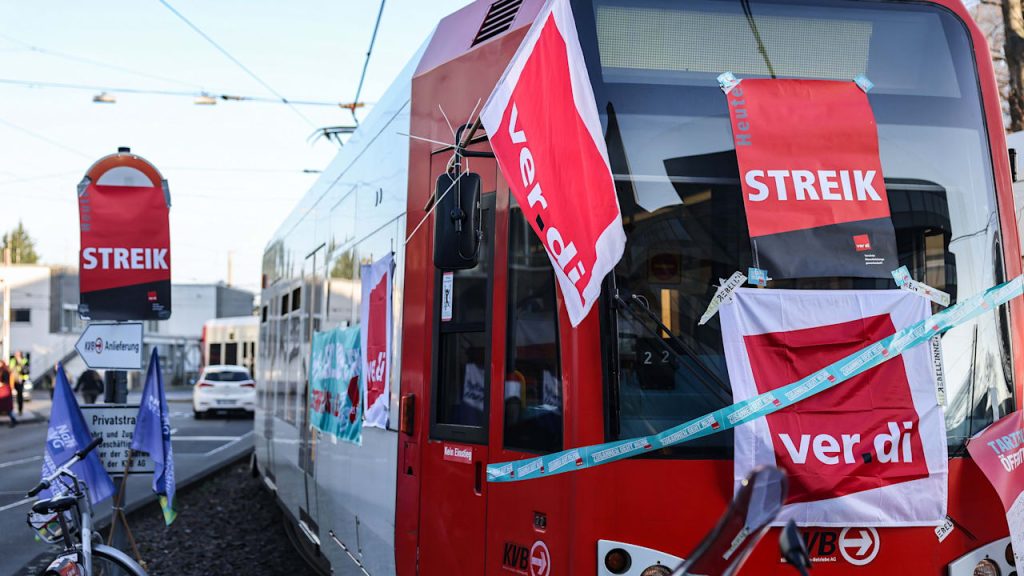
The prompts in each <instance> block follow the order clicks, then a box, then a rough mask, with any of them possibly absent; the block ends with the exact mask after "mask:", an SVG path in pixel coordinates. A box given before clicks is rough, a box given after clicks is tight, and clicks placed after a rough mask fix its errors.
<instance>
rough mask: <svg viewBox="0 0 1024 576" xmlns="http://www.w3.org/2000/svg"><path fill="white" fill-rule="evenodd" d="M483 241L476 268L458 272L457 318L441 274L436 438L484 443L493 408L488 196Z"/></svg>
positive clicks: (454, 289) (490, 212) (455, 285)
mask: <svg viewBox="0 0 1024 576" xmlns="http://www.w3.org/2000/svg"><path fill="white" fill-rule="evenodd" d="M481 204H482V217H481V222H482V227H483V238H482V240H481V242H480V252H479V254H478V257H477V265H476V267H474V268H472V269H469V270H458V271H456V272H454V273H453V276H452V279H451V282H452V297H451V319H450V320H444V319H443V318H442V315H441V313H440V312H441V310H440V309H441V292H442V289H441V285H442V282H443V280H442V276H443V275H442V274H441V273H438V288H437V292H436V294H437V302H436V303H435V318H436V322H437V327H438V328H437V332H436V334H437V356H436V357H437V368H436V378H435V384H434V409H433V412H434V417H433V424H434V426H433V427H432V431H431V434H432V436H434V437H440V438H452V439H461V440H468V441H477V442H483V441H486V438H487V410H488V405H489V393H488V390H489V386H490V375H489V371H488V367H489V365H490V342H489V339H490V333H489V331H488V324H489V322H488V317H489V309H490V298H489V294H490V290H491V282H490V275H491V262H492V258H493V234H494V195H493V194H488V195H484V196H483V198H482V202H481Z"/></svg>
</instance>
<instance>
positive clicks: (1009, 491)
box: [967, 410, 1024, 566]
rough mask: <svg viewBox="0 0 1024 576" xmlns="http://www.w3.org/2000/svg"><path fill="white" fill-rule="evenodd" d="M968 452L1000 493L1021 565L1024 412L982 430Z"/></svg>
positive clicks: (1023, 545)
mask: <svg viewBox="0 0 1024 576" xmlns="http://www.w3.org/2000/svg"><path fill="white" fill-rule="evenodd" d="M967 451H968V452H970V453H971V458H972V459H974V463H975V464H977V465H978V468H981V471H982V472H983V473H984V474H985V477H986V478H988V481H989V482H990V483H991V484H992V487H993V488H995V489H996V493H998V494H999V500H1000V501H1001V502H1002V503H1003V509H1004V510H1006V523H1007V524H1008V525H1009V527H1010V541H1011V542H1012V543H1013V555H1014V557H1016V559H1017V565H1018V566H1019V565H1020V563H1021V562H1022V561H1024V498H1021V494H1024V469H1022V468H1024V412H1021V411H1019V410H1018V411H1017V412H1013V413H1011V414H1009V415H1008V416H1004V417H1003V418H1001V419H1000V420H999V421H997V422H996V423H995V424H992V425H991V426H989V427H988V428H985V429H984V430H982V431H981V432H980V433H979V434H978V435H976V436H975V437H974V438H971V440H970V442H968V443H967Z"/></svg>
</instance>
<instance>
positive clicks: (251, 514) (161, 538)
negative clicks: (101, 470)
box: [119, 462, 316, 576]
mask: <svg viewBox="0 0 1024 576" xmlns="http://www.w3.org/2000/svg"><path fill="white" fill-rule="evenodd" d="M176 508H177V510H178V518H177V519H176V520H175V521H174V523H173V524H171V525H170V526H169V527H167V526H164V519H163V514H162V513H161V511H160V507H159V505H157V504H152V505H149V506H146V507H144V508H142V509H141V510H138V511H136V512H134V513H132V514H130V515H129V516H128V521H129V523H130V524H131V527H132V532H133V533H134V535H135V540H136V542H137V543H138V545H139V552H140V553H141V554H142V559H143V560H145V562H146V568H147V571H148V573H149V574H150V575H151V576H208V575H210V574H237V573H243V574H249V575H253V576H262V575H266V576H276V575H287V576H316V572H314V571H313V570H312V569H311V568H310V567H309V566H308V565H307V564H306V562H305V561H304V560H303V559H302V557H301V556H299V554H298V552H296V550H295V548H294V547H293V546H292V543H291V540H289V539H288V536H287V534H286V533H285V529H284V524H283V522H282V513H281V510H280V508H279V507H278V505H277V502H275V501H274V497H273V495H272V494H270V492H269V491H267V490H266V489H265V488H264V487H263V485H262V483H261V482H260V480H259V479H257V478H253V477H252V476H251V474H250V473H249V465H248V464H247V463H246V462H238V463H235V464H232V465H230V466H228V467H227V468H225V469H224V470H221V471H220V472H218V473H216V474H215V475H213V476H210V477H209V478H207V479H205V480H203V481H201V482H200V483H198V484H197V485H195V486H193V487H191V488H189V489H188V490H186V491H184V492H183V493H180V494H179V495H178V504H177V506H176ZM120 529H121V527H119V530H120Z"/></svg>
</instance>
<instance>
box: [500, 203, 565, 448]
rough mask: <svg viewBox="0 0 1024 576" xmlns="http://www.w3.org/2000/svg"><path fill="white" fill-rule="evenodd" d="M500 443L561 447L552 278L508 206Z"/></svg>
mask: <svg viewBox="0 0 1024 576" xmlns="http://www.w3.org/2000/svg"><path fill="white" fill-rule="evenodd" d="M508 240H509V248H508V335H507V340H506V342H507V344H506V353H505V387H504V388H505V405H504V414H505V419H504V435H505V447H506V448H512V449H520V450H528V451H532V452H557V451H559V450H561V449H562V377H561V367H560V365H559V356H558V308H557V305H556V303H555V277H554V273H553V272H552V270H551V264H550V262H549V260H548V256H547V252H545V251H544V246H543V245H542V244H541V242H540V240H539V239H538V238H537V235H536V234H534V233H533V231H532V230H531V229H530V227H529V225H528V224H527V222H526V220H525V219H524V218H523V214H522V210H521V209H520V208H519V207H518V206H513V207H512V210H511V214H510V216H509V233H508Z"/></svg>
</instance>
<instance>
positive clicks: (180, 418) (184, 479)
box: [0, 394, 252, 574]
mask: <svg viewBox="0 0 1024 576" xmlns="http://www.w3.org/2000/svg"><path fill="white" fill-rule="evenodd" d="M168 396H171V395H170V394H168ZM169 399H170V398H169ZM131 400H132V398H129V402H130V401H131ZM33 404H34V403H33ZM169 406H170V410H171V431H172V442H173V446H174V456H175V458H174V461H175V467H176V468H175V472H176V475H177V478H178V486H179V488H180V487H181V486H182V485H184V484H186V483H188V482H189V480H190V477H195V476H196V475H197V474H202V473H205V472H206V471H208V470H210V469H212V468H215V467H217V466H218V465H219V464H223V463H226V462H228V461H230V460H234V459H235V458H237V457H239V455H241V454H244V453H245V452H247V451H248V450H249V449H251V447H252V420H249V419H244V418H231V419H228V418H224V417H218V418H214V419H205V420H199V421H196V420H194V419H193V417H192V407H191V404H189V403H187V402H180V401H178V402H174V401H172V402H169ZM27 408H29V405H26V409H27ZM46 427H47V424H46V422H45V421H41V422H36V423H26V424H21V425H19V426H17V427H16V428H7V427H6V425H4V426H3V427H0V574H15V573H18V572H19V571H20V570H21V569H22V568H23V567H24V566H25V565H26V564H28V563H30V562H31V561H32V560H34V559H37V558H38V557H40V556H42V555H44V554H47V553H48V552H50V551H51V550H52V549H53V547H52V546H51V545H49V544H46V543H44V542H37V541H36V540H35V538H34V534H33V533H32V531H31V529H30V528H29V527H28V526H27V525H26V524H25V516H26V514H27V512H28V510H29V507H30V503H31V502H32V501H33V499H27V498H25V492H26V491H28V490H29V489H30V488H32V487H33V486H34V485H35V484H36V483H37V482H38V481H39V471H40V466H41V464H42V450H43V445H44V441H45V439H46ZM151 482H152V476H150V475H133V476H131V477H130V479H129V482H128V492H127V507H128V508H129V509H130V508H131V507H132V505H133V504H137V503H139V502H141V501H142V500H143V499H145V498H147V497H150V496H151V495H152V490H151V488H150V486H151ZM109 515H110V505H109V500H108V501H107V502H104V503H101V504H100V505H99V506H98V507H97V508H96V517H97V522H98V523H100V524H101V525H105V524H106V520H105V518H109ZM171 529H173V525H172V527H171Z"/></svg>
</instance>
